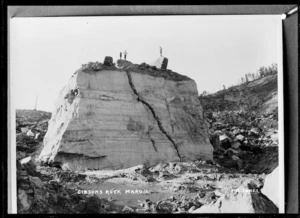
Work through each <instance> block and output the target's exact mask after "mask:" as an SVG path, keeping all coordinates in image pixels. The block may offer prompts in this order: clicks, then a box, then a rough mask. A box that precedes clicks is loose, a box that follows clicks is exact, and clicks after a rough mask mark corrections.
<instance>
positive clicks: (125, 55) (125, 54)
mask: <svg viewBox="0 0 300 218" xmlns="http://www.w3.org/2000/svg"><path fill="white" fill-rule="evenodd" d="M126 57H127V51H126V50H125V51H124V59H125V60H126Z"/></svg>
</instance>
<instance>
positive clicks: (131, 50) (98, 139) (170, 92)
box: [9, 14, 285, 214]
mask: <svg viewBox="0 0 300 218" xmlns="http://www.w3.org/2000/svg"><path fill="white" fill-rule="evenodd" d="M9 40H10V62H9V68H10V76H9V79H10V86H9V88H10V90H9V91H10V96H11V97H10V114H11V120H12V123H13V125H12V129H11V132H12V135H11V149H12V162H14V163H15V167H16V169H15V171H14V172H15V182H13V183H12V184H13V185H15V195H14V196H12V199H13V200H14V201H15V202H16V204H15V205H13V208H14V211H15V213H17V214H93V213H94V214H118V213H120V214H166V213H167V214H207V213H209V214H213V213H216V214H224V213H253V214H255V213H272V214H273V213H283V212H284V206H285V205H284V196H285V192H284V173H285V172H284V146H285V145H284V137H283V132H284V129H283V121H284V120H283V104H284V99H283V73H284V72H283V52H282V47H283V43H282V41H283V38H282V17H281V15H278V14H273V15H222V16H221V15H207V16H202V15H184V16H183V15H182V16H179V15H174V16H169V15H168V16H160V15H153V16H93V17H92V16H77V17H75V16H74V17H72V16H70V17H23V18H22V17H15V18H12V19H11V20H10V38H9Z"/></svg>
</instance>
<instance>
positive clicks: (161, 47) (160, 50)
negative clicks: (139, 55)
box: [159, 47, 162, 56]
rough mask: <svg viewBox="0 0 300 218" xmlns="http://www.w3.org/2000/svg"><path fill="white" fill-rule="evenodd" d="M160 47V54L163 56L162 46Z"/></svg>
mask: <svg viewBox="0 0 300 218" xmlns="http://www.w3.org/2000/svg"><path fill="white" fill-rule="evenodd" d="M159 48H160V56H162V47H159Z"/></svg>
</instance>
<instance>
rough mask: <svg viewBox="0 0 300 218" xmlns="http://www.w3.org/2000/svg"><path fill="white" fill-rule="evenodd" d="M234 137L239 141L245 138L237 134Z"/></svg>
mask: <svg viewBox="0 0 300 218" xmlns="http://www.w3.org/2000/svg"><path fill="white" fill-rule="evenodd" d="M235 138H236V139H237V140H240V141H243V140H244V139H245V137H244V136H243V135H237V136H236V137H235Z"/></svg>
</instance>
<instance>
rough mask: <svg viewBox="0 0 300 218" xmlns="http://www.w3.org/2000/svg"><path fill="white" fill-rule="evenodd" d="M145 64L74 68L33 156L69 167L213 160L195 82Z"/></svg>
mask: <svg viewBox="0 0 300 218" xmlns="http://www.w3.org/2000/svg"><path fill="white" fill-rule="evenodd" d="M95 66H96V67H95ZM143 69H144V68H139V70H135V69H133V68H131V67H130V64H129V67H128V66H127V67H126V68H125V67H115V66H110V67H107V66H105V65H102V64H100V63H89V64H88V65H83V67H82V68H81V69H79V70H77V71H76V72H75V73H74V75H73V76H72V77H71V78H70V80H69V82H68V84H67V85H66V86H65V87H64V88H63V89H62V90H61V91H60V93H59V96H58V99H57V102H56V110H55V111H53V113H52V117H51V119H50V121H49V128H48V131H47V133H46V135H45V138H44V147H43V150H42V152H41V153H40V156H39V160H40V161H42V162H43V163H48V164H53V165H56V164H57V165H60V166H61V167H62V168H65V169H69V170H74V171H77V170H87V169H92V170H96V169H122V168H128V167H132V166H136V165H139V164H144V165H146V166H151V165H155V164H157V163H160V162H170V161H189V160H197V159H202V160H212V158H213V147H212V145H211V144H210V141H209V135H208V127H207V124H206V122H205V120H204V118H203V111H202V107H201V104H200V101H199V99H198V91H197V86H196V83H195V81H194V80H192V79H189V78H187V77H184V76H182V78H183V79H180V78H181V77H178V76H177V77H176V79H173V78H172V77H170V78H168V77H167V76H165V75H168V71H166V70H163V69H154V70H152V69H147V71H149V72H150V73H149V72H146V73H143V71H144V70H143ZM145 71H146V70H145ZM152 71H153V73H154V74H155V75H156V76H153V75H151V72H152ZM162 71H163V72H162ZM165 71H166V72H165ZM160 72H162V74H163V75H164V77H162V76H159V74H160ZM172 75H175V73H173V74H172ZM176 75H177V74H176Z"/></svg>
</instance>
